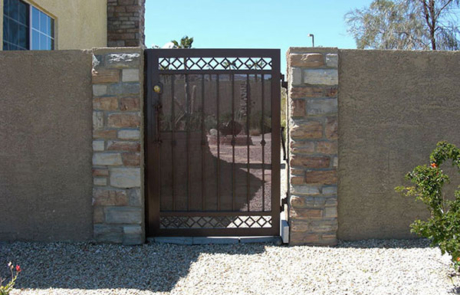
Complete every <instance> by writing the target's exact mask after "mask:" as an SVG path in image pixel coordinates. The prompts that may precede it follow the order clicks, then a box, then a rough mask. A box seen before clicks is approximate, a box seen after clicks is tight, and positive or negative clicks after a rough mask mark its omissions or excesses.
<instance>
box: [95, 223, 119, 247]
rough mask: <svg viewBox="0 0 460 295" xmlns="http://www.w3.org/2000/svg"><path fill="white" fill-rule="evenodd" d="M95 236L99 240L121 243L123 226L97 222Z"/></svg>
mask: <svg viewBox="0 0 460 295" xmlns="http://www.w3.org/2000/svg"><path fill="white" fill-rule="evenodd" d="M94 237H95V239H96V241H98V242H104V243H114V244H120V243H122V242H123V228H122V227H121V226H113V225H105V224H95V225H94Z"/></svg>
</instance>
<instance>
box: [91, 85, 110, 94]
mask: <svg viewBox="0 0 460 295" xmlns="http://www.w3.org/2000/svg"><path fill="white" fill-rule="evenodd" d="M106 94H107V85H104V84H95V85H93V95H94V96H103V95H106Z"/></svg>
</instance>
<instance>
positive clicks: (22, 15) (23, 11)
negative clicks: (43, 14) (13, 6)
mask: <svg viewBox="0 0 460 295" xmlns="http://www.w3.org/2000/svg"><path fill="white" fill-rule="evenodd" d="M18 7H19V10H18V21H19V22H20V23H21V24H27V23H28V22H29V5H27V4H25V3H24V2H21V1H19V2H18Z"/></svg>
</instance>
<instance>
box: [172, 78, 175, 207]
mask: <svg viewBox="0 0 460 295" xmlns="http://www.w3.org/2000/svg"><path fill="white" fill-rule="evenodd" d="M175 80H176V75H171V131H172V132H171V133H172V137H171V165H172V167H171V169H172V170H171V172H172V173H171V178H172V179H171V194H172V209H173V211H176V196H175V195H176V194H175V181H174V180H175V175H174V174H175V173H174V170H175V167H176V165H175V161H174V151H175V147H176V134H175V132H176V111H175V104H176V102H175V99H174V83H175Z"/></svg>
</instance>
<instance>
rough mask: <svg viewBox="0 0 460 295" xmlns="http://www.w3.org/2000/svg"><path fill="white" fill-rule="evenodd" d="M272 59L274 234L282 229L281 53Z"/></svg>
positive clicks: (273, 55) (274, 54)
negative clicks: (280, 209)
mask: <svg viewBox="0 0 460 295" xmlns="http://www.w3.org/2000/svg"><path fill="white" fill-rule="evenodd" d="M271 57H272V73H271V114H272V118H271V119H272V120H271V121H272V138H271V140H272V150H271V159H272V161H271V169H272V175H271V182H272V185H271V187H272V189H271V194H272V202H271V212H272V230H273V232H274V233H279V228H280V211H279V208H280V203H281V202H280V200H281V199H280V165H281V159H280V156H281V149H280V145H281V143H280V141H281V140H280V139H281V135H280V117H281V114H280V102H281V99H280V94H281V89H280V51H279V50H276V51H275V50H273V54H272V55H271Z"/></svg>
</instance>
